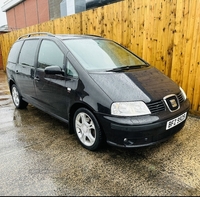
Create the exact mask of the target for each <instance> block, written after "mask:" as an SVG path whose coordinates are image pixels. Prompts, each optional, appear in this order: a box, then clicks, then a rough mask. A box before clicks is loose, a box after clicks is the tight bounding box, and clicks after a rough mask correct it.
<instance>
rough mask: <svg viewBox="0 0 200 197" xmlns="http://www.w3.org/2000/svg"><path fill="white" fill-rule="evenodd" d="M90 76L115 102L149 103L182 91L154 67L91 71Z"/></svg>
mask: <svg viewBox="0 0 200 197" xmlns="http://www.w3.org/2000/svg"><path fill="white" fill-rule="evenodd" d="M90 76H91V77H92V79H93V80H94V81H95V82H96V83H97V84H98V85H99V87H100V88H101V89H102V90H103V91H104V92H105V93H106V94H107V95H108V96H109V97H110V98H111V99H112V100H113V101H114V102H121V101H126V102H128V101H136V100H137V101H144V102H145V103H149V102H153V101H157V100H161V99H163V97H165V96H167V95H170V94H176V93H178V92H179V91H180V89H179V86H178V85H177V84H176V83H175V82H174V81H172V80H171V79H170V78H169V77H167V76H166V75H164V74H163V73H162V72H161V71H159V70H158V69H156V68H154V67H148V68H146V69H137V70H130V71H128V72H101V73H90Z"/></svg>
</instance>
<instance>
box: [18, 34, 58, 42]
mask: <svg viewBox="0 0 200 197" xmlns="http://www.w3.org/2000/svg"><path fill="white" fill-rule="evenodd" d="M40 34H42V35H47V36H52V37H54V36H55V35H54V34H52V33H48V32H34V33H30V34H25V35H23V36H20V37H19V38H18V40H20V39H22V38H25V37H26V38H29V37H31V36H36V35H40Z"/></svg>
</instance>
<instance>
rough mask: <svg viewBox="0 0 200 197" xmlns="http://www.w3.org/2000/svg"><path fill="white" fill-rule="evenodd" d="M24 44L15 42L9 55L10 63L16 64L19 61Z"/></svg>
mask: <svg viewBox="0 0 200 197" xmlns="http://www.w3.org/2000/svg"><path fill="white" fill-rule="evenodd" d="M22 44H23V42H22V41H20V42H15V43H14V44H13V46H12V48H11V49H10V53H9V55H8V61H9V62H13V63H16V62H17V60H18V56H19V51H20V49H21V46H22Z"/></svg>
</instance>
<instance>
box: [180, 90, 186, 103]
mask: <svg viewBox="0 0 200 197" xmlns="http://www.w3.org/2000/svg"><path fill="white" fill-rule="evenodd" d="M179 88H180V90H181V93H182V95H183V98H184V101H185V100H186V98H187V96H186V94H185V92H184V90H183V89H182V88H181V87H179Z"/></svg>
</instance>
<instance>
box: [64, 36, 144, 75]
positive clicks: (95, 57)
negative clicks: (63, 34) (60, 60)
mask: <svg viewBox="0 0 200 197" xmlns="http://www.w3.org/2000/svg"><path fill="white" fill-rule="evenodd" d="M64 43H65V45H66V46H67V47H68V48H69V50H70V51H71V52H72V54H73V55H74V56H75V57H76V58H77V59H78V61H79V62H80V63H81V64H82V65H83V67H84V68H85V69H86V70H88V71H94V70H95V71H102V70H103V71H119V70H123V69H124V68H126V69H128V68H134V67H135V68H138V66H145V65H146V63H145V62H143V61H142V60H140V59H139V58H138V57H137V56H135V55H134V54H132V53H131V52H129V51H128V50H126V49H125V48H123V47H121V46H120V45H118V44H117V43H115V42H113V41H109V40H102V39H74V40H64Z"/></svg>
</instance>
